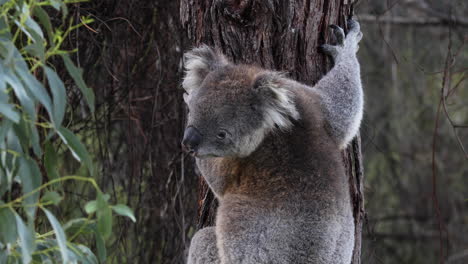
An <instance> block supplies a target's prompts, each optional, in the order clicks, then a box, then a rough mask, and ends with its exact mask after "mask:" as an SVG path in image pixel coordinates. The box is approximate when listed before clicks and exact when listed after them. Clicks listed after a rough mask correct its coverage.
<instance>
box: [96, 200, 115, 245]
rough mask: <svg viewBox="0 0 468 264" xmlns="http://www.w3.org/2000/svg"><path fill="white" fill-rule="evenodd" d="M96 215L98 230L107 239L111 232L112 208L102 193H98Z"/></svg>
mask: <svg viewBox="0 0 468 264" xmlns="http://www.w3.org/2000/svg"><path fill="white" fill-rule="evenodd" d="M96 215H97V228H98V231H99V233H101V235H102V237H103V238H104V239H108V238H109V237H110V235H111V233H112V209H111V208H110V206H109V204H108V203H107V200H106V199H105V197H104V195H103V194H102V193H98V197H97V211H96Z"/></svg>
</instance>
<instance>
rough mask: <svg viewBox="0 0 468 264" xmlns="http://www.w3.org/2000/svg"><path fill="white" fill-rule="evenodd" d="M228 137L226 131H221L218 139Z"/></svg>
mask: <svg viewBox="0 0 468 264" xmlns="http://www.w3.org/2000/svg"><path fill="white" fill-rule="evenodd" d="M226 135H227V133H226V131H223V130H221V131H219V132H218V134H217V135H216V137H217V138H219V139H225V138H226Z"/></svg>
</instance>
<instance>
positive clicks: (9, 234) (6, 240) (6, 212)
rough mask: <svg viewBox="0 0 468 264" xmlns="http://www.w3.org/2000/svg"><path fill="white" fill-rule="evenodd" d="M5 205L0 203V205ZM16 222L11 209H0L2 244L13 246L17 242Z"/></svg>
mask: <svg viewBox="0 0 468 264" xmlns="http://www.w3.org/2000/svg"><path fill="white" fill-rule="evenodd" d="M3 204H4V203H3V202H1V201H0V205H3ZM16 238H17V234H16V220H15V215H14V214H13V212H12V210H11V209H10V208H8V207H7V208H2V209H0V242H2V243H3V244H12V243H14V242H15V241H16Z"/></svg>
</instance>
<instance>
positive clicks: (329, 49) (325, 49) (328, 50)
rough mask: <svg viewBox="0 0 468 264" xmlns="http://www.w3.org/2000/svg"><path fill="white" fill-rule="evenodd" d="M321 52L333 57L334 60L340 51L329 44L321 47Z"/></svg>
mask: <svg viewBox="0 0 468 264" xmlns="http://www.w3.org/2000/svg"><path fill="white" fill-rule="evenodd" d="M319 51H320V52H322V53H325V54H327V55H329V56H332V57H333V58H334V57H335V56H336V55H338V50H337V49H336V47H335V46H333V45H329V44H323V45H321V46H319Z"/></svg>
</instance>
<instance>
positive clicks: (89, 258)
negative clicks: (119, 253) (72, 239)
mask: <svg viewBox="0 0 468 264" xmlns="http://www.w3.org/2000/svg"><path fill="white" fill-rule="evenodd" d="M76 247H77V248H78V249H79V251H80V255H81V257H82V258H84V259H83V260H82V261H83V263H84V264H98V263H99V261H98V260H97V258H96V256H95V255H94V253H93V252H92V251H91V250H90V249H89V248H88V247H85V246H83V245H77V246H76Z"/></svg>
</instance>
